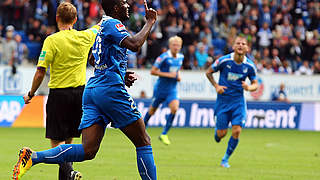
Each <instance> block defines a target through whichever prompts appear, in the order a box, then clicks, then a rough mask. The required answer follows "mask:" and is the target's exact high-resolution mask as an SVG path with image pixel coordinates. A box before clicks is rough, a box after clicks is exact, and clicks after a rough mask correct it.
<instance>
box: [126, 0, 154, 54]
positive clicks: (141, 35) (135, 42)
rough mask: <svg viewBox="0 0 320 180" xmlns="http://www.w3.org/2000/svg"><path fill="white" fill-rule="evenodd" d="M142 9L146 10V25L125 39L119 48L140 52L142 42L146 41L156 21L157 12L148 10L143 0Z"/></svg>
mask: <svg viewBox="0 0 320 180" xmlns="http://www.w3.org/2000/svg"><path fill="white" fill-rule="evenodd" d="M144 7H145V10H146V15H145V18H146V19H147V22H146V24H145V25H144V26H143V28H142V29H141V30H140V31H139V32H138V33H137V34H135V35H133V36H129V37H127V38H125V39H124V40H123V41H122V42H121V46H123V47H126V48H127V49H130V50H131V51H134V52H137V51H139V50H140V48H141V46H142V45H143V43H144V41H145V40H146V39H147V37H148V35H149V33H150V31H151V28H152V26H153V24H154V23H155V22H156V20H157V11H155V10H154V9H152V8H150V9H149V8H148V6H147V2H146V0H144Z"/></svg>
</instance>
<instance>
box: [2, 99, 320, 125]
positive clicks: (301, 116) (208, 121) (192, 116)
mask: <svg viewBox="0 0 320 180" xmlns="http://www.w3.org/2000/svg"><path fill="white" fill-rule="evenodd" d="M46 99H47V97H46V96H35V98H34V99H32V103H30V104H28V105H24V102H23V98H22V96H6V95H4V96H0V126H5V127H44V126H45V117H46V114H45V104H46ZM135 102H136V105H137V108H138V109H139V110H140V112H141V113H142V114H143V115H144V114H145V113H146V112H147V110H148V107H149V105H150V102H151V100H150V99H135ZM214 105H215V101H209V100H181V102H180V108H179V110H178V111H177V114H176V117H175V119H174V122H173V126H174V127H188V128H189V127H190V128H213V127H215V120H214ZM247 105H248V111H247V122H246V128H277V129H299V130H310V131H320V103H316V102H310V103H281V102H248V103H247ZM169 113H170V110H169V108H168V107H166V106H160V107H159V109H158V110H157V111H156V113H155V115H154V116H153V117H151V119H150V121H149V126H151V127H160V126H164V125H165V123H166V120H165V117H166V115H167V114H169Z"/></svg>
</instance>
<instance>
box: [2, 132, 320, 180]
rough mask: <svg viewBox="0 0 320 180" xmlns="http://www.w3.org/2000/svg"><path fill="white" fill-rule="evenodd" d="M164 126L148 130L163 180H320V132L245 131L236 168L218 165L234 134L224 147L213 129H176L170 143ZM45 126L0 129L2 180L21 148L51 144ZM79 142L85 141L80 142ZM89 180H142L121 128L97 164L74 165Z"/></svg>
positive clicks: (31, 176)
mask: <svg viewBox="0 0 320 180" xmlns="http://www.w3.org/2000/svg"><path fill="white" fill-rule="evenodd" d="M161 131H162V129H160V128H149V129H148V133H149V135H150V137H151V139H152V146H153V153H154V157H155V162H156V165H157V174H158V179H159V180H210V179H215V180H220V179H221V180H229V179H230V180H251V179H252V180H275V179H277V180H287V179H290V180H301V179H303V180H313V179H314V180H316V179H320V133H319V132H302V131H297V130H274V129H273V130H270V129H245V130H244V131H243V132H242V134H241V138H240V142H239V145H238V147H237V149H236V150H235V152H234V154H233V155H232V156H231V159H230V165H231V168H229V169H225V168H222V167H220V166H219V164H220V160H221V158H222V156H223V155H224V152H225V150H226V147H227V142H228V139H229V136H230V132H229V134H228V135H227V136H226V138H225V139H223V140H222V142H220V143H219V144H217V143H215V142H214V140H213V129H200V128H199V129H188V128H187V129H184V128H173V129H171V131H170V133H169V137H170V140H171V142H172V144H171V145H169V146H165V145H163V144H162V143H161V142H160V141H159V140H158V135H159V134H160V133H161ZM44 133H45V130H44V129H43V128H0V142H1V148H0V179H1V180H2V179H3V180H5V179H10V177H11V175H12V169H13V166H14V164H15V163H16V160H17V157H18V156H17V154H18V150H19V149H20V148H21V147H23V146H28V147H30V148H32V149H33V150H37V151H38V150H45V149H47V148H48V147H49V146H50V143H49V140H47V139H45V138H44ZM75 142H76V143H79V142H80V139H77V140H76V141H75ZM74 168H75V169H76V170H78V171H81V172H82V174H83V177H84V179H85V180H135V179H140V177H139V175H138V172H137V168H136V154H135V148H134V146H133V145H132V144H131V142H130V141H129V140H128V139H127V138H126V137H125V136H124V135H123V134H122V133H121V131H119V130H115V129H107V131H106V135H105V137H104V140H103V142H102V144H101V147H100V150H99V152H98V154H97V156H96V158H95V159H94V160H91V161H86V162H82V163H75V164H74ZM57 170H58V168H57V165H47V164H39V165H36V166H34V167H32V168H31V170H30V171H28V172H27V174H26V175H25V176H24V177H23V180H44V179H45V180H55V179H58V178H57Z"/></svg>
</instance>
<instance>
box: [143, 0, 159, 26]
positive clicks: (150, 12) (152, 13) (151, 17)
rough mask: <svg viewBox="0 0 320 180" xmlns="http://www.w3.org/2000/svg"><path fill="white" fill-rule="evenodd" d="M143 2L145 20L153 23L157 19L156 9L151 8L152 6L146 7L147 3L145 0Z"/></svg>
mask: <svg viewBox="0 0 320 180" xmlns="http://www.w3.org/2000/svg"><path fill="white" fill-rule="evenodd" d="M143 2H144V8H145V10H146V15H145V17H146V19H147V21H151V22H153V23H154V22H156V20H157V11H156V10H154V9H152V8H148V4H147V1H146V0H144V1H143Z"/></svg>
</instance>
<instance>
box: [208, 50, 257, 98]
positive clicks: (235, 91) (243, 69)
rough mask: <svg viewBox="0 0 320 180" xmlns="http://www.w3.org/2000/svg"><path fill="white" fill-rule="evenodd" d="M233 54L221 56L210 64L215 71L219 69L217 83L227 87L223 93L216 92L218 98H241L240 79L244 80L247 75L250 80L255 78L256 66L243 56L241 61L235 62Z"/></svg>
mask: <svg viewBox="0 0 320 180" xmlns="http://www.w3.org/2000/svg"><path fill="white" fill-rule="evenodd" d="M233 56H234V53H231V54H228V55H225V56H222V57H220V58H219V59H217V60H216V61H215V62H214V63H213V64H212V69H213V70H214V71H215V72H218V71H220V78H219V85H220V86H226V87H227V89H225V90H224V93H222V94H218V100H219V99H221V98H229V99H238V98H243V88H242V81H245V80H246V78H247V77H248V78H249V79H250V80H251V81H252V80H255V79H256V78H257V77H256V67H255V65H254V63H253V62H252V61H251V60H250V59H249V58H247V57H244V60H243V62H242V63H241V64H237V63H236V62H235V61H234V58H233Z"/></svg>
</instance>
